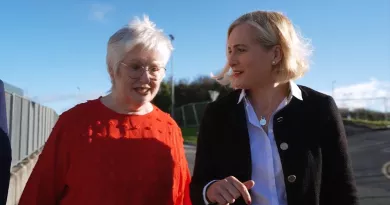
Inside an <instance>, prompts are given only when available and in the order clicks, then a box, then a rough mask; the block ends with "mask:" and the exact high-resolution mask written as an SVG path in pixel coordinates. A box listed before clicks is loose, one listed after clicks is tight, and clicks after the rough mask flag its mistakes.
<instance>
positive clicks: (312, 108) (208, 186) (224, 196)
mask: <svg viewBox="0 0 390 205" xmlns="http://www.w3.org/2000/svg"><path fill="white" fill-rule="evenodd" d="M310 52H311V51H310V47H309V44H308V43H307V42H306V41H304V39H303V38H301V37H300V36H299V35H298V34H297V32H296V31H295V29H294V27H293V25H292V23H291V22H290V20H289V19H288V18H287V17H286V16H284V15H283V14H281V13H278V12H268V11H254V12H251V13H247V14H244V15H242V16H241V17H239V18H238V19H237V20H236V21H234V22H233V23H232V25H231V26H230V27H229V29H228V40H227V58H228V63H227V66H226V68H225V69H224V70H223V72H222V73H221V74H220V75H218V76H216V78H217V79H218V81H219V82H221V83H222V84H224V85H225V84H228V83H230V85H231V86H232V87H233V88H235V89H236V90H235V91H233V92H232V93H231V94H229V95H227V96H225V97H224V98H222V99H219V100H217V101H215V102H213V103H210V104H209V105H208V107H207V109H206V111H205V113H204V118H203V122H202V124H201V126H200V130H199V138H198V147H197V153H196V160H195V168H194V173H193V178H192V182H191V199H192V202H193V204H196V205H200V204H209V203H216V204H250V203H251V204H252V205H287V204H288V205H304V204H306V205H356V204H358V202H357V194H356V187H355V181H354V178H353V174H352V169H351V164H350V159H349V156H348V152H347V139H346V134H345V131H344V127H343V123H342V119H341V117H340V114H339V112H338V109H337V106H336V104H335V101H334V100H333V98H332V97H330V96H328V95H325V94H322V93H319V92H317V91H315V90H312V89H310V88H308V87H305V86H298V85H296V84H295V83H294V80H296V79H298V78H299V77H301V76H303V75H304V74H305V72H306V71H307V69H308V57H309V54H310ZM230 69H231V70H230ZM229 70H230V71H231V73H228V71H229Z"/></svg>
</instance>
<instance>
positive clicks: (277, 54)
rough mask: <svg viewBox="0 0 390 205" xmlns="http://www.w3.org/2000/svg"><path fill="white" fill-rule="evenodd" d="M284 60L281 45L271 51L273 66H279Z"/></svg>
mask: <svg viewBox="0 0 390 205" xmlns="http://www.w3.org/2000/svg"><path fill="white" fill-rule="evenodd" d="M282 58H283V51H282V47H281V46H280V45H276V46H274V47H272V49H271V60H272V61H271V62H272V65H276V64H278V63H279V62H280V61H281V60H282Z"/></svg>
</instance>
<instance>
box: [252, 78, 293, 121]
mask: <svg viewBox="0 0 390 205" xmlns="http://www.w3.org/2000/svg"><path fill="white" fill-rule="evenodd" d="M289 90H290V85H289V83H284V84H279V83H275V84H272V85H270V86H267V87H261V88H255V89H250V91H249V100H250V101H251V103H252V105H253V107H254V108H255V110H256V112H259V114H260V115H269V114H271V113H273V112H274V111H275V110H276V109H277V107H278V106H279V104H280V103H281V102H282V100H283V99H284V98H285V97H286V96H288V93H289Z"/></svg>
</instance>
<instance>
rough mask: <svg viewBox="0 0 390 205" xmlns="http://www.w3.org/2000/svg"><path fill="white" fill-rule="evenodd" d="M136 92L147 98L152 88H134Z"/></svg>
mask: <svg viewBox="0 0 390 205" xmlns="http://www.w3.org/2000/svg"><path fill="white" fill-rule="evenodd" d="M134 91H135V92H137V93H138V94H140V95H142V96H145V95H148V94H149V93H150V88H145V87H138V88H134Z"/></svg>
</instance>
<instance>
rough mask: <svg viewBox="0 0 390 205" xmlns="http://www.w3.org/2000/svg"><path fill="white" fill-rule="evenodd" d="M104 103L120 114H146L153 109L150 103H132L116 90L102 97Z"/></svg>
mask: <svg viewBox="0 0 390 205" xmlns="http://www.w3.org/2000/svg"><path fill="white" fill-rule="evenodd" d="M102 103H103V104H104V105H106V106H107V107H108V108H110V109H111V110H113V111H115V112H117V113H120V114H134V115H145V114H147V113H149V112H151V111H152V110H153V106H152V105H151V104H150V103H143V104H132V103H129V102H127V101H126V100H125V99H124V98H123V97H121V96H120V95H118V94H117V93H115V92H112V93H110V94H108V95H107V96H105V97H103V98H102Z"/></svg>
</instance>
